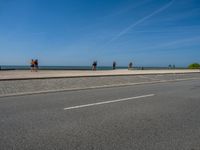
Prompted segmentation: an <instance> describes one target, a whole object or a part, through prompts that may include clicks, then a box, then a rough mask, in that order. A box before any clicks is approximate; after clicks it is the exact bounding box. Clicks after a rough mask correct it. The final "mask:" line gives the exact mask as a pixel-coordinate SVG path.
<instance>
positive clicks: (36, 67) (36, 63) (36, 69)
mask: <svg viewBox="0 0 200 150" xmlns="http://www.w3.org/2000/svg"><path fill="white" fill-rule="evenodd" d="M34 64H35V71H36V72H37V71H38V59H36V60H35V61H34Z"/></svg>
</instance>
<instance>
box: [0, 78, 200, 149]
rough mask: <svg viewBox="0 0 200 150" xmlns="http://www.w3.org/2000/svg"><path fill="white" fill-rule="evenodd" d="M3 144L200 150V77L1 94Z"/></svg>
mask: <svg viewBox="0 0 200 150" xmlns="http://www.w3.org/2000/svg"><path fill="white" fill-rule="evenodd" d="M0 135H1V136H0V149H1V150H46V149H48V150H62V149H63V150H64V149H65V150H102V149H103V150H143V149H146V150H200V79H191V80H187V81H179V82H165V83H155V84H142V85H132V86H125V87H111V88H101V89H88V90H80V91H65V92H55V93H43V94H34V95H24V96H13V97H2V98H0Z"/></svg>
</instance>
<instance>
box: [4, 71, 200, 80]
mask: <svg viewBox="0 0 200 150" xmlns="http://www.w3.org/2000/svg"><path fill="white" fill-rule="evenodd" d="M196 73H200V71H198V72H177V73H176V72H175V73H148V74H142V73H140V74H114V75H111V74H107V75H81V76H60V77H59V76H57V77H30V78H10V79H0V81H13V80H39V79H62V78H88V77H114V76H137V75H162V74H163V75H166V74H196Z"/></svg>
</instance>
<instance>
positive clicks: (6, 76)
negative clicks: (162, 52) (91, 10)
mask: <svg viewBox="0 0 200 150" xmlns="http://www.w3.org/2000/svg"><path fill="white" fill-rule="evenodd" d="M180 73H200V70H191V69H190V70H189V69H176V70H175V69H173V70H126V69H119V70H99V71H79V70H77V71H74V70H73V71H70V70H66V71H63V70H62V71H60V70H39V71H38V72H31V71H29V70H14V71H0V80H1V81H3V80H26V79H45V78H47V79H48V78H74V77H97V76H123V75H151V74H180Z"/></svg>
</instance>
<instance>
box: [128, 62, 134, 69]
mask: <svg viewBox="0 0 200 150" xmlns="http://www.w3.org/2000/svg"><path fill="white" fill-rule="evenodd" d="M132 67H133V63H132V62H130V63H129V65H128V69H129V70H130V69H132Z"/></svg>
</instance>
